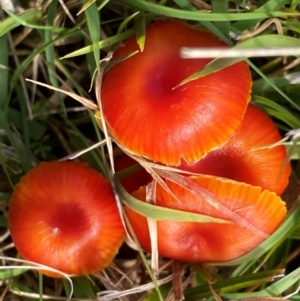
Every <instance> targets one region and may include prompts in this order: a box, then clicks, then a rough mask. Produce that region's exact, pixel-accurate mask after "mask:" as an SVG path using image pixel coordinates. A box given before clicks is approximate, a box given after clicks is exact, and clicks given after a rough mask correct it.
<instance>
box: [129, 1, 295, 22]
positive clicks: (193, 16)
mask: <svg viewBox="0 0 300 301" xmlns="http://www.w3.org/2000/svg"><path fill="white" fill-rule="evenodd" d="M124 2H125V3H127V4H129V5H131V6H132V7H135V8H138V9H141V10H145V11H149V12H152V13H155V14H158V15H164V16H167V17H171V18H178V19H185V20H194V21H238V20H257V19H265V18H272V17H273V18H275V17H289V16H290V17H293V16H294V17H296V16H299V15H300V13H299V12H290V13H286V12H279V11H272V12H267V13H265V12H250V13H243V14H236V13H228V14H220V13H201V12H199V11H195V12H193V11H184V10H181V9H176V8H172V7H167V6H161V5H158V4H154V3H151V2H146V1H143V0H124Z"/></svg>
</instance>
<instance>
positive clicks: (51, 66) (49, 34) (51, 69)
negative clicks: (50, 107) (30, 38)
mask: <svg viewBox="0 0 300 301" xmlns="http://www.w3.org/2000/svg"><path fill="white" fill-rule="evenodd" d="M57 5H58V0H53V1H52V2H51V3H50V5H49V7H48V12H47V20H46V24H47V25H49V26H50V27H51V26H52V25H53V24H54V19H55V14H56V11H57ZM52 40H53V31H52V30H46V31H45V44H48V45H49V46H48V47H47V48H46V49H45V53H46V60H47V65H48V68H47V70H48V76H49V81H50V83H51V85H52V86H54V87H56V88H58V87H59V82H58V79H57V72H56V68H55V52H54V44H51V41H52ZM54 93H55V95H56V97H57V99H58V102H59V103H60V106H61V108H62V109H63V110H64V113H66V112H65V106H64V103H63V101H62V98H61V94H60V93H58V92H57V91H54Z"/></svg>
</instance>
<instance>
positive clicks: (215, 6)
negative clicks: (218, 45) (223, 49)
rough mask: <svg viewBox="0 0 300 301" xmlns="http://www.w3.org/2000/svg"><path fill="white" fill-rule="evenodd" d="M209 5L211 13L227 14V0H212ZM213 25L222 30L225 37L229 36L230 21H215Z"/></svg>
mask: <svg viewBox="0 0 300 301" xmlns="http://www.w3.org/2000/svg"><path fill="white" fill-rule="evenodd" d="M211 7H212V11H213V13H221V14H225V15H226V14H227V13H228V2H227V1H220V0H212V1H211ZM214 25H215V26H216V27H217V28H218V29H219V30H220V32H222V33H223V34H224V35H225V37H229V32H230V22H229V21H220V22H219V21H215V22H214Z"/></svg>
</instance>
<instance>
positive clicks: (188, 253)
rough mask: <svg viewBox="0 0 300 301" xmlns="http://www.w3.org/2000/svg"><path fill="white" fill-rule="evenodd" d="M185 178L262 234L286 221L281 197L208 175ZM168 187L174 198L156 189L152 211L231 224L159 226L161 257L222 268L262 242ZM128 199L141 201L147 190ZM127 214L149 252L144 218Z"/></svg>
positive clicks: (194, 196) (200, 200) (185, 193)
mask: <svg viewBox="0 0 300 301" xmlns="http://www.w3.org/2000/svg"><path fill="white" fill-rule="evenodd" d="M189 178H190V179H191V180H192V181H194V182H195V183H196V184H198V185H200V186H201V187H203V188H205V189H207V190H208V191H210V193H212V194H214V195H215V196H216V197H217V198H218V200H219V201H220V203H221V204H222V205H223V206H225V207H227V208H228V209H230V210H232V211H233V212H235V213H236V214H238V215H239V216H240V217H242V218H243V219H244V220H246V221H247V222H248V223H249V224H251V225H253V226H254V227H255V228H256V229H259V230H260V231H263V232H264V233H266V234H271V233H273V232H274V231H275V230H276V229H277V227H278V226H279V225H280V223H281V222H282V221H283V219H284V217H285V215H286V206H285V203H284V202H283V201H282V200H281V199H280V197H279V196H277V195H276V194H275V193H274V192H270V191H268V190H263V189H261V187H255V186H251V185H248V184H245V183H239V182H236V181H232V180H229V179H224V178H217V177H214V176H208V175H199V176H192V177H189ZM166 184H167V185H168V187H169V189H170V190H171V192H172V194H171V193H169V192H167V191H165V190H164V188H162V187H161V186H159V185H158V186H157V191H156V206H161V207H165V208H172V209H178V210H182V211H186V212H194V213H199V214H204V215H208V216H211V217H214V218H221V219H225V220H227V221H229V222H230V223H228V224H227V223H226V224H225V223H212V222H205V223H197V222H178V221H157V235H158V253H159V255H161V256H164V257H168V258H171V259H175V260H178V261H183V262H196V263H223V262H228V261H231V260H234V259H237V258H239V257H241V256H242V255H245V254H247V253H248V252H250V251H251V250H252V249H254V248H255V247H256V246H258V245H259V244H260V243H261V242H262V241H263V240H265V238H266V237H264V236H263V235H261V233H256V232H255V231H251V230H248V229H246V228H244V227H242V226H240V225H238V224H237V223H235V222H234V221H233V220H231V219H230V218H228V216H226V214H225V213H224V212H222V210H218V209H216V208H214V207H213V206H212V205H210V204H209V203H208V202H207V201H206V200H205V199H203V198H202V197H200V196H199V195H197V194H196V193H193V192H191V191H189V190H187V189H185V188H183V187H181V186H179V185H178V184H175V183H172V182H170V181H168V180H167V181H166ZM132 195H133V196H134V197H135V198H137V199H139V200H141V201H145V198H146V189H145V186H144V187H141V188H140V189H139V190H138V191H136V192H134V193H133V194H132ZM174 196H175V197H174ZM125 210H126V213H127V216H128V218H129V220H130V224H131V226H132V227H133V230H134V232H135V234H136V236H137V239H138V241H139V243H140V244H141V246H142V248H143V249H144V250H146V251H148V252H150V251H151V240H150V235H149V229H148V223H147V218H146V217H144V216H142V215H140V214H139V213H137V212H134V211H133V210H132V209H130V208H128V207H125Z"/></svg>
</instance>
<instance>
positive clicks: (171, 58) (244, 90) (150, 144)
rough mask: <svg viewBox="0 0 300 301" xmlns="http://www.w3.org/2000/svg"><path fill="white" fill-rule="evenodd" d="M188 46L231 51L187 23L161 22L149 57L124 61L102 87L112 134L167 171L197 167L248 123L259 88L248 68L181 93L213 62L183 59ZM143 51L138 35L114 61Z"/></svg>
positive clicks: (153, 31) (154, 27) (149, 33)
mask: <svg viewBox="0 0 300 301" xmlns="http://www.w3.org/2000/svg"><path fill="white" fill-rule="evenodd" d="M181 47H226V45H225V44H224V43H223V42H222V41H220V40H219V39H218V38H217V37H215V36H214V35H213V34H212V33H210V32H209V31H206V30H199V29H195V28H193V27H191V26H190V25H188V24H186V23H184V22H179V21H160V22H156V23H153V24H150V25H148V26H147V28H146V42H145V48H144V51H143V52H138V53H137V54H135V55H133V56H131V57H129V58H127V59H126V60H123V61H121V62H119V63H118V64H117V65H116V66H114V67H113V68H111V69H110V70H108V72H107V73H106V74H105V75H104V78H103V81H102V91H101V101H102V109H103V116H104V118H105V120H106V122H107V125H108V129H109V132H110V134H111V135H112V136H113V137H114V138H115V139H116V141H117V142H119V143H120V144H121V145H122V146H123V147H124V148H126V149H127V150H128V151H130V152H132V153H134V154H136V155H142V156H145V157H147V158H149V159H151V160H153V161H156V162H160V163H163V164H167V165H179V164H180V162H181V159H183V160H185V161H186V162H194V161H196V160H198V159H200V158H201V157H203V156H205V155H206V153H207V152H208V151H210V150H212V149H214V148H216V147H219V145H220V144H222V143H224V142H225V141H226V140H227V139H228V138H229V137H230V136H231V135H232V134H233V133H234V132H235V131H236V130H237V129H238V128H239V126H240V124H241V121H242V119H243V117H244V113H245V111H246V107H247V104H248V102H249V99H250V90H251V85H252V81H251V76H250V72H249V68H248V65H247V64H246V63H245V62H240V63H238V64H235V65H232V66H230V67H227V68H224V69H222V70H220V71H218V72H215V73H212V74H210V75H207V76H205V77H201V78H199V79H197V80H194V81H190V82H188V83H186V84H184V85H182V86H179V87H176V86H177V85H178V84H179V83H180V82H181V81H182V80H184V79H185V78H187V77H188V76H190V75H192V74H193V73H195V72H197V71H199V70H200V69H202V68H203V67H204V66H205V65H206V64H207V63H208V62H209V61H210V59H193V60H187V59H183V58H181V57H180V49H181ZM137 50H139V47H138V45H137V43H136V39H135V37H131V38H129V39H128V40H126V41H125V42H123V43H122V45H121V47H119V48H118V49H117V50H116V51H115V53H114V55H113V58H114V59H118V58H120V57H123V56H125V55H128V54H130V53H132V52H134V51H137ZM175 87H176V88H175ZM199 140H201V144H199V143H197V144H196V143H195V141H199Z"/></svg>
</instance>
